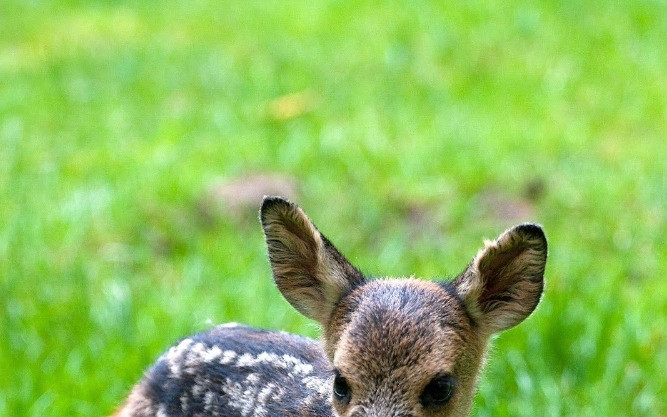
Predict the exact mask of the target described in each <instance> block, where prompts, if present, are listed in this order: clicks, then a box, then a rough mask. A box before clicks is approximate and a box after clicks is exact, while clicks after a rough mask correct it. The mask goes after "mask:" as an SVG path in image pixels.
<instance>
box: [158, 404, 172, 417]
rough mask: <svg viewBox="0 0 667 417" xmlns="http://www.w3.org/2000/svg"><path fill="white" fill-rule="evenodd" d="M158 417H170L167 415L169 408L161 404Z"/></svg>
mask: <svg viewBox="0 0 667 417" xmlns="http://www.w3.org/2000/svg"><path fill="white" fill-rule="evenodd" d="M155 416H156V417H169V414H167V408H166V407H165V406H164V404H161V405H160V407H159V408H158V409H157V413H156V414H155Z"/></svg>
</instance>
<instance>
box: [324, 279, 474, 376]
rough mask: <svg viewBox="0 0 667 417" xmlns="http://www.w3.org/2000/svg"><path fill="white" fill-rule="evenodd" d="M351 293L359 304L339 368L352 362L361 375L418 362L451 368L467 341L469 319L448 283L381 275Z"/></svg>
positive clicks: (340, 348) (340, 346)
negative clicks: (400, 278) (391, 277)
mask: <svg viewBox="0 0 667 417" xmlns="http://www.w3.org/2000/svg"><path fill="white" fill-rule="evenodd" d="M351 297H352V299H351V300H349V302H350V303H351V304H354V308H350V312H349V314H348V317H347V318H346V320H345V321H346V325H345V329H344V330H343V331H342V332H341V334H340V339H339V340H338V343H337V346H336V352H335V355H334V366H336V367H339V368H352V367H353V368H354V369H355V371H354V372H355V374H357V375H359V374H363V373H364V372H366V373H368V374H373V375H377V374H378V373H380V374H388V373H391V372H397V371H400V369H401V368H406V367H414V366H422V367H426V368H431V369H430V370H431V371H432V372H446V371H449V370H451V368H452V367H453V366H454V363H455V361H456V358H457V357H458V355H459V352H460V351H461V349H462V348H463V347H464V346H465V344H466V339H467V337H466V335H467V334H468V332H469V331H470V323H469V321H468V319H467V316H466V314H465V310H464V309H463V307H462V305H461V303H460V301H459V300H458V299H457V297H456V294H455V293H453V292H452V291H448V289H447V287H446V284H445V285H440V284H437V283H433V282H429V281H420V280H416V279H407V280H405V279H404V280H377V281H373V282H370V283H368V284H366V285H364V286H363V287H361V288H359V289H358V290H357V291H356V293H353V294H351ZM427 370H428V369H424V371H427Z"/></svg>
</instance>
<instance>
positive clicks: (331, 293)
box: [260, 197, 364, 324]
mask: <svg viewBox="0 0 667 417" xmlns="http://www.w3.org/2000/svg"><path fill="white" fill-rule="evenodd" d="M260 219H261V221H262V227H263V229H264V237H265V239H266V246H267V249H268V252H269V261H270V262H271V270H272V271H273V279H274V280H275V282H276V285H277V286H278V289H279V290H280V292H281V293H282V294H283V296H284V297H285V299H287V301H289V303H290V304H292V306H293V307H294V308H296V309H297V310H298V311H299V312H300V313H301V314H303V315H304V316H306V317H308V318H311V319H314V320H317V321H319V322H320V323H322V324H326V323H327V322H328V320H329V317H330V315H331V313H332V312H333V309H334V307H335V306H336V303H338V301H339V300H340V299H341V298H342V297H343V296H344V295H345V294H346V293H348V292H349V291H351V290H352V289H353V288H354V287H355V286H356V285H359V284H361V283H362V282H363V281H364V277H363V275H362V273H361V272H359V270H358V269H356V268H355V267H354V266H352V264H350V262H348V261H347V260H346V259H345V257H343V255H341V254H340V252H338V250H336V248H335V247H334V246H333V245H332V244H331V242H329V240H327V238H326V237H324V236H323V235H322V234H321V233H320V232H319V231H318V230H317V228H316V227H315V225H313V223H312V222H311V221H310V219H309V218H308V216H306V214H305V213H304V212H303V210H301V208H299V207H298V206H297V205H296V204H294V203H292V202H290V201H288V200H285V199H283V198H281V197H265V198H264V201H263V202H262V208H261V209H260Z"/></svg>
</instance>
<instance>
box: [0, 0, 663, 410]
mask: <svg viewBox="0 0 667 417" xmlns="http://www.w3.org/2000/svg"><path fill="white" fill-rule="evenodd" d="M63 3H64V2H48V1H45V2H26V1H16V0H7V1H4V2H2V3H0V311H1V314H2V322H1V323H0V375H2V377H0V415H3V416H44V415H50V416H64V415H68V416H69V415H82V416H83V415H85V416H92V415H104V414H105V413H109V412H111V411H112V410H113V408H114V407H115V406H116V405H118V404H119V403H120V402H121V401H122V399H123V397H124V396H125V395H126V394H127V392H128V390H129V389H130V387H131V386H132V384H133V383H134V382H136V381H137V380H138V378H140V376H141V374H142V371H143V369H145V367H146V366H148V365H149V364H150V363H151V362H152V361H153V360H154V359H155V358H156V357H157V355H159V354H160V352H161V351H162V350H163V349H165V348H166V347H168V346H169V345H170V343H172V342H173V341H175V340H176V339H177V338H179V337H181V336H184V335H186V334H189V333H192V332H195V331H199V330H202V329H205V328H207V327H209V326H210V325H211V324H210V323H211V322H213V323H218V322H226V321H242V322H245V323H249V324H252V325H255V326H260V327H268V328H275V329H286V330H289V331H294V332H299V333H303V334H307V335H311V336H315V335H317V329H316V328H315V327H314V325H313V324H312V323H311V322H309V321H307V320H306V319H304V318H301V317H300V316H298V315H297V313H296V312H294V311H293V310H292V309H291V308H290V307H289V305H288V304H287V303H286V302H285V301H284V300H282V299H281V297H280V295H279V293H278V291H277V290H276V289H275V288H274V287H273V284H272V282H271V279H270V271H269V267H268V263H267V261H266V259H265V255H264V244H263V242H262V236H261V231H260V227H259V224H258V221H257V220H256V218H255V215H254V210H255V209H256V207H253V208H248V209H247V210H246V212H244V213H243V214H242V215H240V216H239V215H236V216H228V215H224V214H220V212H218V211H214V213H213V218H212V219H211V218H209V217H211V216H203V215H202V204H204V203H202V201H206V198H205V196H206V195H207V192H208V191H207V190H209V188H210V187H211V186H212V184H215V183H216V181H218V180H219V179H220V178H223V179H226V180H233V179H235V178H243V177H245V176H247V175H249V174H252V173H256V172H263V173H281V174H282V175H287V176H290V177H292V178H294V179H295V181H296V182H297V183H298V186H299V189H300V192H299V196H298V202H299V203H300V204H301V205H302V206H303V207H304V208H305V209H306V210H307V212H308V213H309V214H310V215H311V217H312V218H313V219H314V221H315V222H316V223H317V224H318V226H319V227H320V229H321V230H322V231H323V232H324V233H325V234H327V235H328V236H329V237H331V239H332V240H333V241H334V242H335V243H336V244H337V246H339V247H340V248H341V249H342V250H343V252H344V253H345V254H346V255H348V257H349V258H351V259H352V260H353V261H354V262H355V263H356V264H357V265H358V266H359V267H360V268H361V269H362V270H364V271H366V272H367V273H369V274H374V275H385V274H386V275H393V276H400V275H411V274H416V275H418V276H423V277H442V276H451V275H454V274H456V273H457V272H459V271H460V270H461V269H462V268H463V267H464V266H465V264H466V263H467V262H468V261H469V260H470V258H471V257H472V256H473V255H474V253H475V251H476V250H477V248H478V247H479V246H480V245H481V239H482V238H483V237H486V238H493V237H495V236H496V235H497V234H498V233H500V232H501V231H502V230H504V228H506V227H507V226H510V225H512V224H514V223H518V222H520V221H523V220H532V221H537V222H540V223H542V224H543V225H544V227H545V229H546V231H547V234H548V238H549V242H550V258H549V262H548V268H547V274H546V279H547V286H546V293H545V296H544V299H543V301H542V304H541V305H540V307H539V308H538V310H537V311H536V313H535V314H534V316H532V317H531V318H530V319H529V320H527V321H526V322H525V323H523V324H522V325H520V326H519V327H517V328H516V329H513V330H511V331H509V332H507V333H506V334H504V335H502V336H501V337H499V338H498V339H497V340H496V342H495V345H494V346H495V347H494V349H493V350H492V354H491V358H490V362H489V365H488V366H487V369H486V372H485V373H484V376H483V378H482V381H481V386H480V391H479V393H478V395H477V397H476V401H475V404H476V405H475V410H474V413H473V414H474V415H477V416H537V415H539V416H564V415H571V416H600V415H604V416H630V415H632V416H660V415H666V414H667V406H666V402H665V399H666V398H667V380H666V378H665V375H667V334H666V329H667V284H666V282H667V281H666V280H665V277H666V276H667V268H666V265H667V245H666V244H665V237H666V236H667V227H666V219H665V210H666V207H667V199H666V197H665V196H666V195H667V162H666V161H667V146H666V145H665V143H666V141H665V140H666V138H667V122H666V120H667V48H665V46H664V42H665V39H667V4H666V3H665V2H664V1H661V0H657V1H641V0H638V1H620V2H610V3H607V4H604V5H603V6H602V5H599V4H596V3H595V2H577V1H565V2H562V1H546V2H540V3H536V4H529V3H525V2H518V1H512V0H509V1H492V2H482V1H469V2H461V3H460V4H457V3H455V2H415V1H388V2H383V3H380V2H370V1H320V2H310V3H308V2H296V1H289V0H288V1H282V2H275V1H254V0H248V1H243V2H238V1H235V2H228V1H204V0H195V1H176V2H166V3H165V2H158V1H152V0H151V1H144V2H124V1H115V2H102V1H85V2H84V1H70V2H68V3H67V4H63ZM440 3H443V4H440ZM303 91H306V92H307V94H305V96H306V97H310V98H309V99H308V100H310V103H309V104H308V106H310V107H309V108H305V109H301V111H297V112H296V113H297V114H296V115H294V117H286V118H280V117H275V115H274V116H272V114H274V112H275V110H272V109H274V107H275V105H274V104H272V103H273V100H274V99H276V98H277V97H281V96H284V95H286V94H290V93H296V92H303ZM308 106H307V107H308ZM297 107H298V106H297ZM297 110H299V109H297ZM306 110H308V111H306Z"/></svg>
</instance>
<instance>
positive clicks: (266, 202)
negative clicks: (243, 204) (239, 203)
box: [259, 195, 295, 218]
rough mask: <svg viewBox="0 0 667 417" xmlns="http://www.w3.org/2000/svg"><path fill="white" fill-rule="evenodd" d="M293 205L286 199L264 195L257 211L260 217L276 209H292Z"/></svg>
mask: <svg viewBox="0 0 667 417" xmlns="http://www.w3.org/2000/svg"><path fill="white" fill-rule="evenodd" d="M294 206H295V204H294V203H292V202H291V201H289V200H288V199H286V198H284V197H280V196H276V195H265V196H264V198H263V199H262V205H261V207H260V209H259V213H260V217H262V218H263V217H264V215H265V214H266V213H268V212H270V211H271V210H273V209H276V208H278V207H294Z"/></svg>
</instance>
